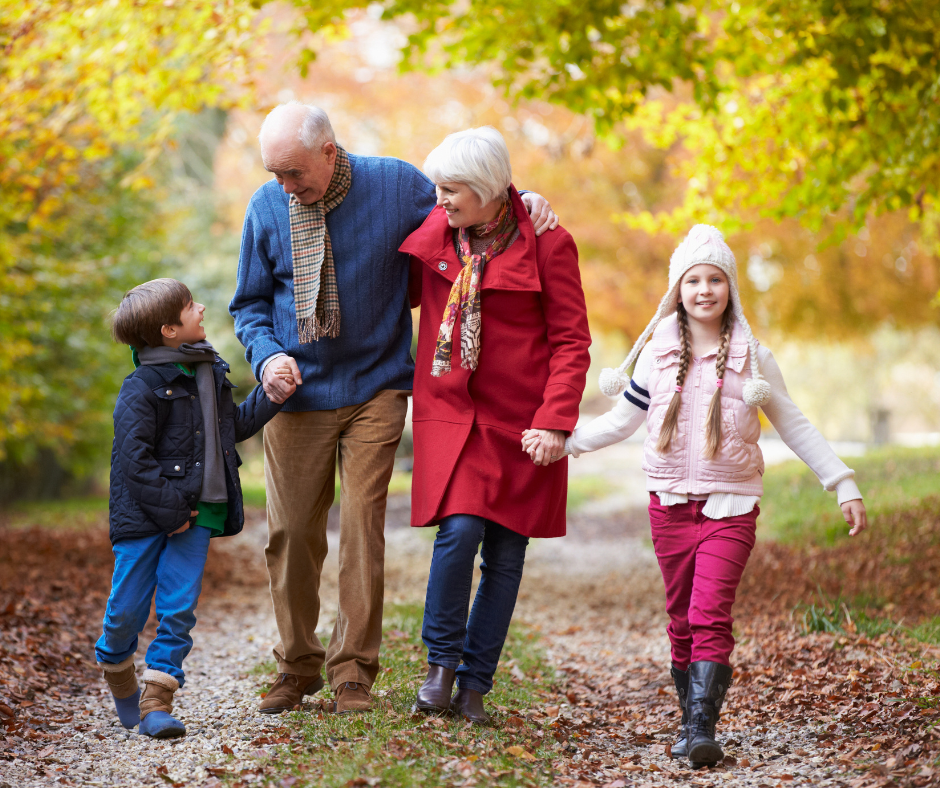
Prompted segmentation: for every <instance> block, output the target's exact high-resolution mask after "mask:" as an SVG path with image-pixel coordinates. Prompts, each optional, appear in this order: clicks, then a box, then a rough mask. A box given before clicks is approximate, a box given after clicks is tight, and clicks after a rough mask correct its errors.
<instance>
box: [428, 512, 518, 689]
mask: <svg viewBox="0 0 940 788" xmlns="http://www.w3.org/2000/svg"><path fill="white" fill-rule="evenodd" d="M481 542H482V543H483V548H482V550H480V555H481V562H480V570H481V572H482V578H481V579H480V585H479V587H478V588H477V595H476V598H475V599H474V600H473V610H472V611H471V612H470V620H469V622H468V621H467V607H468V605H469V604H470V587H471V584H472V582H473V562H474V560H475V559H476V555H477V550H479V549H480V543H481ZM528 544H529V538H528V537H527V536H521V535H520V534H517V533H516V532H515V531H511V530H509V529H508V528H505V527H503V526H502V525H499V524H498V523H494V522H493V521H492V520H486V519H484V518H483V517H476V516H474V515H470V514H453V515H450V516H449V517H444V518H443V519H442V520H441V522H440V527H439V528H438V531H437V537H436V538H435V540H434V557H433V558H432V559H431V576H430V578H429V579H428V595H427V599H426V601H425V603H424V626H423V628H422V630H421V638H422V639H423V640H424V645H425V646H427V649H428V663H429V664H431V665H439V666H441V667H444V668H451V669H455V670H456V671H457V684H458V686H459V687H460V688H461V689H472V690H477V691H478V692H482V693H483V694H484V695H485V694H486V693H487V692H489V691H490V690H491V689H492V688H493V674H494V673H495V672H496V666H497V664H498V663H499V655H500V652H501V651H502V650H503V644H504V643H505V642H506V634H507V633H508V632H509V622H510V620H511V619H512V611H513V608H515V606H516V595H517V594H518V592H519V582H520V581H521V580H522V567H523V564H524V563H525V549H526V545H528ZM461 660H462V662H463V664H461Z"/></svg>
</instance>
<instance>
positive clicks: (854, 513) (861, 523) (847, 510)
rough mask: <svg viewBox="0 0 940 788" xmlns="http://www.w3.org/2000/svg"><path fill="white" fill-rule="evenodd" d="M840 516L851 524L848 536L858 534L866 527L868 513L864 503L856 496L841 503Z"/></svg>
mask: <svg viewBox="0 0 940 788" xmlns="http://www.w3.org/2000/svg"><path fill="white" fill-rule="evenodd" d="M841 509H842V516H843V517H844V518H845V521H846V522H847V523H848V524H849V525H851V526H852V530H851V531H849V536H855V535H856V534H860V533H861V532H862V531H864V530H865V529H866V528H868V514H867V512H866V511H865V504H864V503H862V501H861V500H860V499H858V498H856V499H855V500H854V501H846V502H845V503H844V504H842V505H841Z"/></svg>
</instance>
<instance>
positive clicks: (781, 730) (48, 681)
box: [0, 500, 940, 788]
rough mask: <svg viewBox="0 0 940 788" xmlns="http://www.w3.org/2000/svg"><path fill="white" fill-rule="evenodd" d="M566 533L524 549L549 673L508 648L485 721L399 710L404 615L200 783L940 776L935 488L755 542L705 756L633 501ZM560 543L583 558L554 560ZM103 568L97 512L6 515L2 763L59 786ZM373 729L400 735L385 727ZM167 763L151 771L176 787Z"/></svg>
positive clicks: (81, 720)
mask: <svg viewBox="0 0 940 788" xmlns="http://www.w3.org/2000/svg"><path fill="white" fill-rule="evenodd" d="M631 529H632V530H631ZM571 531H572V536H571V537H570V538H569V540H564V542H560V543H559V544H560V545H561V547H560V548H559V550H560V552H559V554H558V555H560V556H563V557H564V558H565V560H562V561H558V560H555V561H553V560H547V559H545V558H544V557H542V558H540V557H539V555H540V554H539V553H538V552H533V555H532V557H531V558H530V559H529V560H528V561H527V568H526V577H525V579H524V584H523V590H522V593H521V596H520V603H519V608H518V610H517V618H519V619H522V620H523V621H526V622H529V623H531V624H532V625H534V627H535V628H536V629H538V630H540V631H541V633H542V637H541V640H540V641H539V646H540V647H541V648H542V649H545V650H546V652H547V656H548V658H549V659H550V661H551V662H552V663H553V664H554V666H555V669H556V671H557V672H556V673H555V675H554V677H552V675H551V671H550V670H545V669H544V668H545V667H546V666H544V664H543V665H541V666H540V664H536V663H534V662H532V661H531V660H530V661H529V662H526V661H525V660H520V661H519V662H518V663H517V662H516V660H515V654H514V652H513V653H511V654H509V655H508V656H509V657H510V658H511V659H510V660H508V661H505V660H504V662H505V663H506V664H503V665H502V666H501V669H500V674H499V677H498V683H497V692H495V693H494V695H492V696H490V698H489V699H488V700H491V701H496V702H497V706H496V707H495V708H494V707H493V706H492V705H491V710H492V711H493V712H494V718H495V722H496V724H495V726H494V727H493V728H490V729H486V730H482V731H480V730H476V729H472V728H468V727H466V726H463V725H460V724H458V723H456V722H455V721H452V720H441V719H437V718H423V717H417V716H414V717H413V716H412V715H411V714H410V713H409V711H408V710H407V709H406V708H405V707H404V705H403V704H405V703H406V702H407V698H408V696H409V695H411V694H412V693H413V692H414V690H415V689H416V686H417V683H418V682H419V680H420V677H421V675H422V671H423V658H424V655H423V651H422V649H421V647H420V645H419V642H418V641H417V632H418V630H417V629H416V628H415V627H416V626H417V625H416V624H414V622H412V626H411V628H410V629H409V630H408V633H407V637H406V636H405V633H403V632H402V631H401V630H402V629H406V628H407V627H406V626H405V624H398V623H395V622H394V621H387V622H386V639H387V641H388V643H387V648H389V649H390V650H391V651H393V652H394V654H395V657H394V660H395V661H394V662H391V661H390V664H393V665H394V672H392V673H390V677H389V680H388V685H387V687H386V688H385V689H379V690H378V691H377V694H378V696H379V700H380V704H379V705H380V709H379V710H377V711H376V712H373V714H372V715H368V717H354V718H353V719H350V720H348V721H344V722H342V723H340V722H339V721H338V720H335V717H333V718H331V715H328V714H326V713H325V712H324V710H323V709H322V708H320V707H319V706H317V705H315V704H308V711H307V712H305V713H301V714H294V715H287V716H285V717H283V718H281V720H282V722H283V726H282V727H281V728H278V729H275V730H274V731H272V730H270V729H269V730H265V731H264V732H261V731H259V735H258V736H257V737H255V739H254V740H252V741H251V742H248V743H247V744H250V745H251V747H252V752H253V754H254V758H255V764H254V765H253V766H252V765H250V764H248V765H245V763H244V759H242V760H241V761H240V764H241V766H240V768H239V769H238V770H237V771H234V770H229V769H225V768H219V767H213V768H212V769H211V770H210V771H208V772H207V773H206V774H205V775H204V779H202V780H200V781H199V784H205V785H223V784H230V785H239V784H241V785H244V786H248V785H273V786H292V785H298V786H303V785H307V784H318V783H320V782H321V781H323V780H326V783H325V784H330V785H345V786H350V788H352V786H366V785H411V784H414V785H429V786H430V785H466V786H473V785H490V784H493V785H496V784H500V785H503V784H505V785H564V786H579V787H580V788H587V786H588V785H600V786H607V787H608V788H626V787H627V786H637V787H638V788H639V787H640V786H647V785H672V784H689V785H697V786H702V785H742V786H745V785H746V786H756V787H760V786H788V785H801V784H802V785H840V786H841V785H845V786H857V787H858V788H863V787H866V788H867V786H894V785H897V786H918V787H919V786H933V785H940V727H938V726H937V723H938V721H940V715H938V697H940V679H938V673H937V669H938V654H940V649H938V648H937V647H936V646H935V645H932V644H934V643H936V642H937V636H936V632H935V631H934V634H933V635H932V636H931V635H930V630H929V627H927V628H926V629H925V628H924V626H923V623H924V622H925V621H928V622H929V619H930V617H931V616H934V615H935V614H936V612H937V611H938V610H940V607H938V604H937V603H938V588H940V583H938V582H937V580H936V578H937V577H938V576H940V545H938V542H940V501H934V500H928V501H926V502H924V503H923V504H922V505H920V506H919V507H918V508H915V509H912V510H910V511H907V512H905V513H902V514H899V515H898V516H897V518H896V519H895V520H894V521H892V522H886V523H879V527H878V528H877V529H873V530H872V531H871V532H869V533H867V534H866V535H865V536H864V537H863V538H862V539H855V540H842V541H840V542H838V543H837V544H836V546H834V547H828V548H821V547H812V548H802V549H797V548H793V547H787V546H783V545H779V544H773V543H768V542H761V541H760V540H759V542H758V546H757V548H756V549H755V551H754V554H753V556H752V558H751V561H750V564H749V566H748V570H747V572H746V574H745V579H744V582H743V583H742V587H741V589H740V591H739V595H738V600H739V601H738V604H737V606H736V608H735V615H736V631H735V634H736V637H737V641H738V646H737V649H736V651H735V654H734V657H733V662H734V665H735V677H734V683H733V686H732V688H731V690H730V691H729V693H728V700H727V701H726V704H725V708H724V709H723V713H722V720H721V723H720V725H719V739H720V740H721V741H722V742H723V744H724V747H725V752H726V756H727V757H726V759H725V762H724V763H723V764H720V765H719V766H717V767H715V768H712V769H703V770H698V771H695V770H692V769H691V768H690V767H689V766H688V764H687V763H685V762H680V761H674V760H672V759H671V758H670V757H669V745H670V744H671V742H672V741H673V740H674V738H675V730H676V725H677V722H678V717H679V715H678V705H677V702H676V700H675V693H674V690H673V689H672V687H671V685H670V683H669V676H668V644H667V643H666V640H665V637H664V633H663V630H664V625H665V619H664V616H663V612H662V587H661V580H660V579H659V575H658V570H657V568H656V566H655V560H651V559H650V557H649V553H648V550H645V549H643V550H642V551H641V550H640V548H639V547H638V546H640V545H642V539H643V536H642V535H643V533H644V531H645V522H644V521H643V518H642V517H641V516H637V517H636V518H635V522H634V523H633V524H630V523H627V526H626V528H625V527H624V522H623V518H612V519H611V520H610V521H609V522H605V521H603V519H598V518H582V519H581V521H580V522H575V523H574V524H573V527H572V529H571ZM625 534H626V536H624V535H625ZM641 552H642V557H640V558H631V559H629V560H628V561H627V563H626V564H624V563H623V562H621V563H619V564H617V563H616V562H614V563H609V559H610V556H612V555H614V554H615V553H617V554H622V555H636V556H639V555H640V553H641ZM573 556H575V557H580V558H582V559H584V560H581V561H580V565H581V566H582V569H581V570H578V571H575V570H571V573H570V574H569V575H568V576H565V577H560V574H559V573H563V572H564V571H565V570H564V568H563V567H564V566H565V565H567V564H569V563H571V561H570V560H569V559H571V558H572V557H573ZM254 559H255V562H254V563H253V564H249V562H248V561H247V559H246V561H245V562H243V563H242V564H232V563H229V562H226V563H225V564H222V563H219V562H216V563H215V564H213V563H211V562H210V565H209V566H208V568H207V578H206V584H205V588H206V593H212V589H213V588H215V589H220V588H224V587H225V586H227V585H231V584H244V585H246V586H248V585H251V586H252V587H257V588H258V589H262V590H263V588H264V586H265V584H266V583H265V579H266V578H265V576H264V570H263V558H262V556H261V555H257V556H254ZM422 560H423V559H422ZM605 561H608V563H605ZM631 561H632V563H630V562H631ZM413 563H420V562H419V561H417V560H414V561H413ZM575 563H578V562H575ZM584 566H587V567H588V570H587V571H585V570H584V569H583V567H584ZM110 571H111V557H110V547H109V544H108V540H107V532H106V528H105V527H104V525H103V524H101V525H99V526H96V527H91V528H87V529H83V530H80V531H77V530H58V531H55V530H49V529H28V530H27V529H20V528H16V529H14V528H4V527H0V724H2V729H0V734H2V735H3V737H4V739H3V747H2V748H0V786H2V785H3V783H4V780H3V775H4V768H5V767H4V763H5V762H10V761H12V760H13V759H14V758H17V757H18V758H20V759H27V760H29V761H30V762H31V763H32V764H33V766H34V767H35V769H36V775H37V777H43V776H45V778H46V779H47V780H48V781H49V783H50V784H52V782H53V781H59V782H61V783H62V784H72V785H82V784H85V783H83V782H82V777H81V776H79V775H75V774H71V775H66V774H63V773H62V771H61V767H58V769H57V767H55V766H54V759H53V758H51V757H50V756H51V755H52V754H53V753H54V752H55V749H56V746H57V743H58V742H59V741H61V740H63V739H65V738H74V737H75V736H81V735H83V733H84V732H85V731H88V730H89V729H90V728H91V727H92V726H90V725H89V724H88V723H87V722H86V721H85V720H86V718H87V714H88V709H87V708H86V703H85V698H84V696H85V695H86V693H87V692H88V691H89V687H92V686H93V687H94V688H95V691H97V689H98V687H99V684H100V677H99V676H98V674H97V671H96V670H95V669H94V667H93V666H92V665H91V664H90V661H89V658H90V655H91V654H92V649H93V644H94V639H95V638H96V637H97V635H98V632H99V628H100V616H101V613H102V611H103V607H104V603H105V599H106V593H107V589H108V581H109V576H110ZM424 571H425V572H426V567H425V570H424ZM423 578H426V574H423V575H422V573H421V572H417V573H416V574H415V576H414V577H413V578H411V580H410V581H409V582H408V583H405V582H403V581H402V579H401V578H400V577H399V578H398V580H396V581H395V587H396V593H397V594H398V595H399V596H401V595H403V594H404V595H409V593H410V596H411V597H412V599H413V601H416V602H420V600H421V597H422V592H423V588H421V582H422V579H423ZM409 589H410V591H409ZM390 609H393V608H390ZM150 626H151V627H152V626H153V622H152V621H151V624H150ZM399 627H401V628H399ZM918 627H919V628H918ZM409 666H410V667H409ZM261 680H262V679H259V681H261ZM377 686H378V685H377ZM324 720H325V721H324ZM337 726H340V727H341V726H346V727H345V728H344V729H343V730H339V727H337ZM383 726H386V727H395V728H396V729H397V730H398V732H391V731H388V732H387V736H386V735H385V734H384V733H383ZM334 728H335V730H334ZM97 735H98V736H99V737H100V734H97ZM379 739H381V740H382V741H383V744H382V746H381V747H374V746H373V745H372V742H376V741H377V740H379ZM357 742H359V743H361V744H362V745H363V746H364V747H366V752H367V753H368V752H373V751H374V756H373V757H374V758H375V767H376V768H374V769H372V768H364V769H363V768H360V770H359V773H357V774H353V773H343V774H340V772H341V771H342V763H343V756H344V753H345V752H348V751H349V748H351V747H353V746H355V745H356V743H357ZM223 746H224V745H223ZM279 752H280V753H281V754H280V755H278V753H279ZM223 754H224V750H223ZM330 756H332V757H330ZM229 757H231V756H229ZM168 764H169V766H170V769H169V774H168V773H167V770H166V769H164V772H163V774H162V775H155V777H156V778H157V782H154V783H147V784H169V783H173V784H184V783H182V782H179V781H175V780H174V779H173V778H172V774H173V771H172V769H173V766H172V762H171V761H168ZM233 765H234V764H233ZM322 767H329V769H335V770H338V771H336V772H335V773H334V774H333V775H332V777H331V774H330V771H329V770H327V771H324V770H323V768H322ZM405 774H409V775H410V776H407V777H406V776H403V775H405ZM222 780H225V782H224V783H223V782H222ZM8 784H9V783H8ZM185 784H187V785H188V784H196V783H192V782H189V783H185Z"/></svg>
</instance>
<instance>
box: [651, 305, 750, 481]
mask: <svg viewBox="0 0 940 788" xmlns="http://www.w3.org/2000/svg"><path fill="white" fill-rule="evenodd" d="M650 349H651V350H652V353H653V363H652V369H651V371H650V380H649V393H650V407H649V412H648V413H647V416H646V427H647V430H648V433H649V434H648V436H647V438H646V444H645V445H644V447H643V455H644V456H643V470H644V471H646V474H647V489H648V490H650V491H655V492H671V493H683V494H688V495H708V494H709V493H713V492H727V493H736V494H738V495H758V496H759V495H762V494H763V492H764V483H763V479H762V478H761V477H762V475H763V473H764V457H763V455H762V454H761V450H760V448H759V447H758V445H757V439H758V438H759V437H760V421H759V420H758V417H757V408H754V407H751V406H749V405H745V404H744V400H743V398H742V389H743V386H744V382H745V380H747V377H748V376H749V375H750V364H749V361H748V345H747V340H746V339H745V338H744V334H743V332H742V331H741V328H740V326H739V325H738V324H737V322H735V324H734V328H733V329H732V333H731V347H730V349H729V352H728V361H727V363H726V364H725V378H724V381H725V382H724V384H723V387H722V392H721V422H722V423H721V444H720V445H719V447H718V453H717V454H716V455H715V456H714V457H713V458H712V459H710V460H706V459H704V458H703V457H702V451H703V449H704V447H705V419H706V416H707V414H708V405H709V403H710V402H711V398H712V394H714V393H715V389H716V388H717V383H718V375H717V374H716V373H715V353H711V354H710V355H708V356H706V357H705V358H703V359H698V360H693V361H692V362H691V364H690V365H689V371H688V373H687V374H686V378H685V383H684V384H683V386H682V404H681V407H680V409H679V423H678V427H679V429H678V434H677V436H676V438H675V439H674V440H673V442H672V445H671V446H670V447H669V450H668V451H667V452H666V454H665V456H660V455H659V454H657V453H656V443H657V442H658V441H659V433H660V429H661V427H662V424H663V419H664V418H665V417H666V409H667V408H668V407H669V402H670V401H671V400H672V395H673V394H674V393H675V388H676V373H677V371H678V368H679V353H680V345H679V325H678V323H677V321H676V316H675V315H674V314H673V315H671V316H670V317H668V318H666V319H664V320H663V321H662V323H660V324H659V326H657V328H656V331H655V332H654V333H653V338H652V340H651V341H650Z"/></svg>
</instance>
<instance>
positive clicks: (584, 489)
mask: <svg viewBox="0 0 940 788" xmlns="http://www.w3.org/2000/svg"><path fill="white" fill-rule="evenodd" d="M618 489H619V488H618V487H617V486H616V485H613V484H611V483H610V482H609V481H608V480H607V479H605V478H604V477H603V476H569V477H568V511H569V512H573V511H575V510H577V509H580V508H581V507H582V506H584V504H586V503H590V502H591V501H598V500H600V499H601V498H606V497H607V496H608V495H611V494H613V493H615V492H617V490H618Z"/></svg>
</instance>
